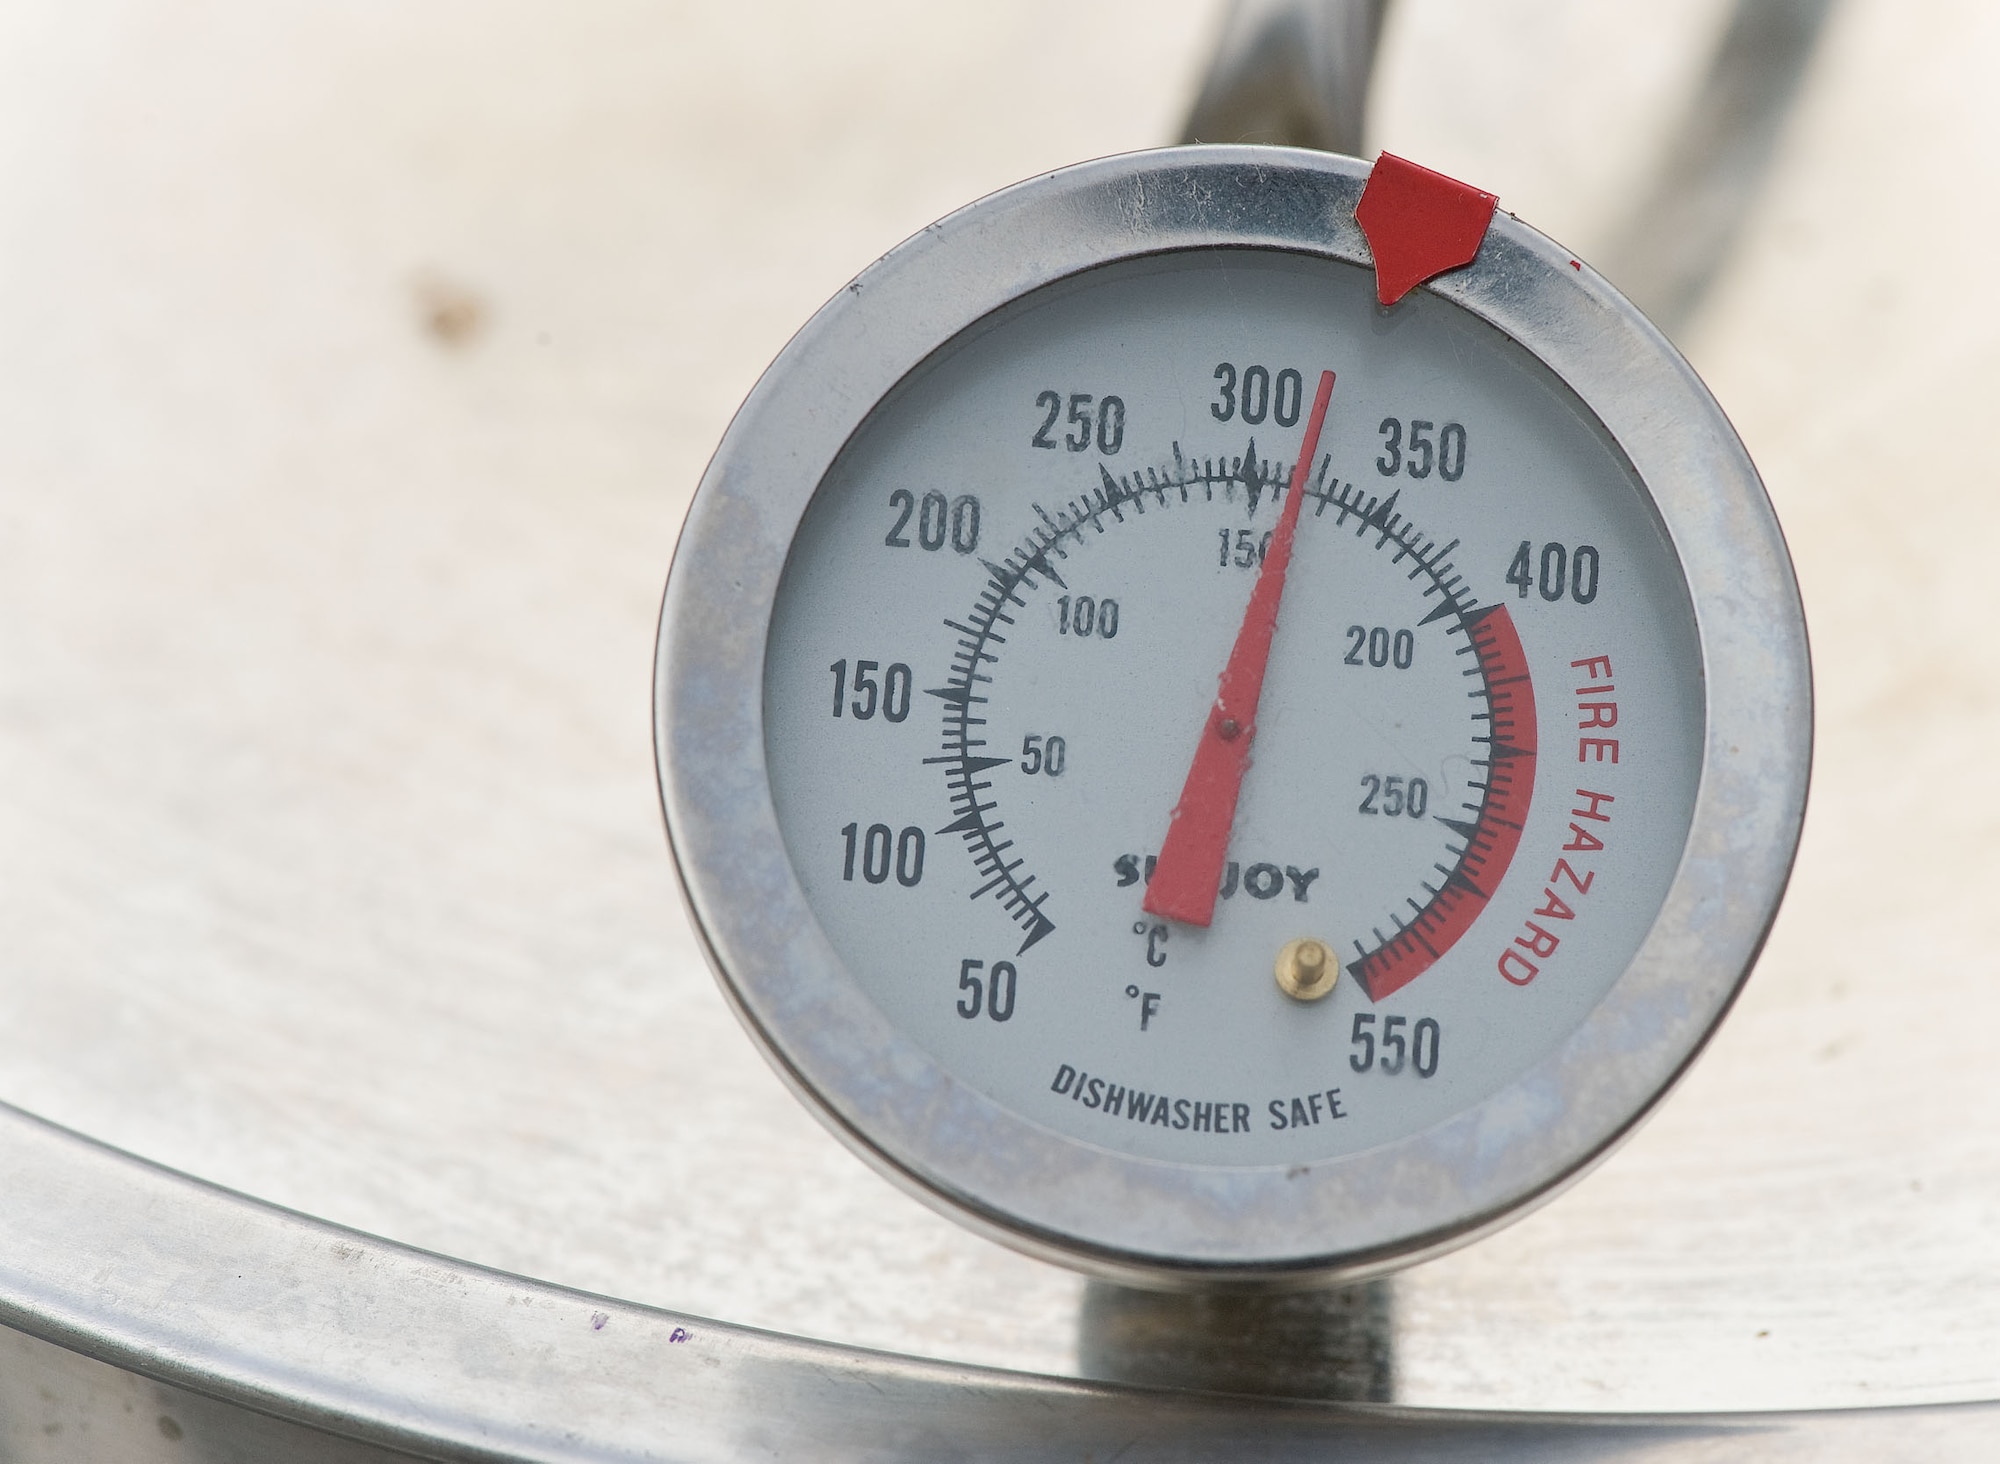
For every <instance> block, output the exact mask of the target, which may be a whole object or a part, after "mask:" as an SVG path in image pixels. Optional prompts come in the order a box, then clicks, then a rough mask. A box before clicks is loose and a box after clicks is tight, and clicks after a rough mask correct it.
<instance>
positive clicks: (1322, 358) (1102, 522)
mask: <svg viewBox="0 0 2000 1464" xmlns="http://www.w3.org/2000/svg"><path fill="white" fill-rule="evenodd" d="M1373 283H1374V282H1373V277H1372V275H1371V274H1369V273H1368V272H1367V271H1365V270H1363V269H1360V268H1357V267H1355V266H1351V265H1346V264H1340V263H1335V262H1330V261H1326V260H1320V259H1312V258H1308V257H1304V256H1296V255H1288V254H1278V253H1270V252H1259V251H1250V250H1214V251H1206V252H1202V253H1199V254H1194V253H1189V254H1176V255H1164V256H1158V257H1154V258H1151V259H1147V260H1142V261H1135V262H1129V263H1126V264H1121V265H1117V266H1111V267H1107V268H1104V269H1100V270H1097V271H1094V272H1092V273H1090V274H1087V275H1084V276H1080V277H1078V278H1076V279H1073V280H1070V281H1066V282H1064V283H1063V284H1060V285H1057V286H1052V287H1050V288H1048V289H1045V290H1043V291H1040V292H1038V293H1037V294H1035V295H1032V296H1029V297H1027V298H1026V299H1024V300H1023V301H1021V302H1019V303H1017V304H1016V305H1014V306H1012V307H1010V308H1009V309H1007V310H1004V311H1002V312H1000V313H999V314H998V315H997V316H995V317H994V318H992V319H990V320H988V321H987V322H984V323H982V325H980V326H979V327H976V328H974V329H973V330H970V331H967V332H966V333H965V334H964V335H963V336H961V337H960V338H959V339H958V340H956V341H954V342H953V343H952V344H951V345H950V346H949V347H947V348H946V349H944V350H943V351H940V352H939V353H938V354H937V355H936V356H934V357H933V358H932V359H931V360H929V361H927V362H926V363H925V364H924V365H923V366H922V367H920V368H919V369H918V370H916V371H915V372H913V373H912V374H911V376H910V377H909V378H908V379H907V380H906V381H905V382H904V383H903V384H902V385H901V386H900V387H899V388H898V389H897V390H896V391H895V392H894V393H892V394H891V395H890V397H889V398H887V399H886V400H885V401H884V402H883V403H882V404H881V405H879V406H878V407H877V408H876V409H875V411H874V412H873V413H872V414H871V415H870V416H869V418H868V419H867V421H866V422H865V423H864V425H863V426H862V428H861V429H860V430H859V432H857V433H856V435H855V437H854V439H853V440H852V441H851V442H850V443H849V444H848V446H847V448H846V449H845V451H844V452H843V453H842V455H841V457H840V459H839V461H838V462H837V463H836V464H835V466H834V468H833V469H832V471H831V472H830V473H829V474H828V475H827V477H826V479H825V481H824V482H823V483H822V485H821V486H820V488H819V490H818V493H817V495H816V497H815V499H814V501H813V504H812V506H811V508H810V510H809V511H808V513H807V515H806V517H805V520H804V522H803V524H802V526H801V528H800V531H799V534H798V537H797V539H796V542H795V544H794V546H793V549H792V553H791V558H790V560H789V563H788V565H787V567H786V570H785V575H784V579H783V583H782V585H781V588H780V591H779V594H778V598H777V602H776V605H775V608H774V611H773V620H772V626H771V639H770V649H769V653H768V657H767V660H766V664H765V687H764V696H765V712H766V727H767V732H766V737H767V753H768V758H769V765H770V773H771V785H772V790H773V794H774V797H775V800H776V805H777V812H778V818H779V822H780V825H781V827H782V829H783V831H784V836H785V840H786V844H787V847H788V849H789V851H790V855H791V859H792V862H793V865H794V867H795V868H796V870H797V872H798V877H799V880H800V882H801V884H802V886H803V888H804V890H805V892H806V895H807V897H808V899H809V900H810V902H811V904H812V906H813V909H814V911H815V912H816V914H817V916H818V918H819V920H820V922H821V924H822V926H823V927H824V929H825V931H826V933H827V935H828V937H829V938H830V940H831V941H832V943H833V945H834V948H835V949H836V950H837V951H838V953H839V954H840V956H841V958H842V960H843V961H844V962H845V964H846V966H847V968H848V969H849V971H850V972H851V973H852V974H853V976H854V978H855V980H856V981H858V982H859V983H860V985H861V986H862V988H863V989H864V990H865V991H866V992H867V993H868V994H869V996H870V997H871V998H872V999H873V1001H874V1002H875V1003H876V1004H877V1005H878V1006H879V1007H880V1009H881V1010H882V1011H883V1013H885V1014H886V1015H887V1017H888V1018H889V1020H890V1021H891V1022H892V1023H894V1024H895V1025H896V1026H898V1027H899V1028H900V1029H902V1030H903V1031H904V1032H906V1033H907V1034H908V1035H909V1036H910V1037H911V1038H913V1039H914V1040H915V1041H916V1042H917V1043H919V1044H920V1045H921V1046H922V1047H923V1048H924V1049H926V1050H927V1051H929V1052H930V1053H931V1054H932V1055H933V1056H934V1057H935V1058H936V1059H937V1060H938V1061H939V1062H940V1063H941V1064H942V1065H943V1066H944V1067H945V1068H946V1069H947V1070H948V1071H950V1072H951V1073H952V1074H954V1075H955V1076H956V1077H957V1078H958V1079H959V1080H961V1081H963V1082H964V1083H966V1084H968V1085H970V1086H971V1087H973V1088H975V1089H977V1090H978V1091H980V1092H982V1093H984V1094H985V1095H987V1096H988V1097H990V1098H992V1099H993V1100H994V1101H996V1102H997V1103H999V1104H1001V1105H1002V1106H1004V1107H1005V1108H1007V1109H1009V1110H1011V1111H1012V1112H1014V1113H1016V1114H1018V1115H1020V1116H1022V1117H1024V1118H1026V1119H1029V1120H1031V1121H1033V1122H1035V1123H1038V1124H1041V1125H1043V1126H1045V1127H1047V1128H1049V1129H1053V1130H1055V1131H1057V1132H1059V1133H1061V1134H1063V1135H1066V1136H1068V1137H1070V1138H1072V1139H1076V1140H1080V1141H1083V1142H1085V1143H1088V1144H1092V1145H1097V1146H1100V1147H1102V1148H1105V1149H1109V1150H1113V1151H1116V1152H1119V1153H1124V1154H1130V1155H1137V1156H1143V1157H1149V1158H1155V1159H1164V1160H1178V1161H1185V1162H1193V1163H1201V1164H1222V1165H1259V1166H1261V1165H1274V1164H1282V1165H1290V1164H1298V1163H1305V1162H1311V1161H1315V1160H1320V1159H1325V1158H1329V1157H1333V1156H1339V1155H1345V1154H1351V1153H1355V1152H1357V1151H1360V1150H1363V1149H1367V1148H1371V1147H1374V1146H1377V1145H1381V1144H1384V1143H1388V1142H1390V1141H1393V1140H1396V1139H1399V1138H1402V1137H1405V1136H1407V1135H1410V1134H1412V1133H1415V1132H1417V1131H1418V1130H1421V1129H1424V1128H1427V1127H1429V1126H1431V1125H1433V1124H1435V1123H1438V1122H1439V1121H1441V1120H1443V1119H1445V1118H1448V1117H1449V1116H1451V1115H1452V1114H1454V1113H1456V1112H1459V1111H1461V1110H1463V1109H1465V1108H1466V1107H1468V1106H1469V1105H1471V1104H1473V1103H1476V1102H1478V1101H1479V1100H1481V1099H1483V1098H1485V1097H1487V1096H1489V1095H1491V1094H1492V1093H1494V1092H1495V1091H1496V1090H1498V1089H1499V1088H1501V1087H1502V1086H1503V1085H1505V1084H1507V1083H1508V1082H1509V1081H1510V1080H1512V1079H1514V1078H1517V1077H1519V1076H1520V1075H1521V1074H1522V1073H1523V1072H1524V1071H1525V1070H1526V1069H1527V1068H1529V1067H1530V1066H1532V1065H1533V1064H1535V1063H1536V1062H1537V1061H1539V1060H1540V1059H1542V1058H1544V1057H1546V1056H1547V1055H1548V1054H1549V1052H1550V1051H1551V1049H1552V1048H1554V1046H1555V1045H1556V1044H1558V1043H1559V1042H1561V1041H1562V1039H1563V1038H1564V1037H1565V1036H1567V1035H1568V1034H1569V1033H1570V1032H1571V1031H1573V1030H1574V1029H1575V1028H1576V1026H1577V1025H1578V1023H1579V1022H1580V1021H1581V1020H1582V1019H1583V1018H1584V1016H1585V1015H1586V1014H1587V1013H1588V1012H1589V1011H1590V1009H1591V1008H1592V1007H1593V1006H1594V1005H1595V1004H1596V1003H1597V1002H1598V1001H1599V1000H1600V999H1601V998H1602V997H1603V996H1604V994H1605V993H1606V992H1607V991H1608V990H1609V988H1610V987H1611V985H1612V983H1614V982H1615V981H1616V980H1617V979H1618V977H1619V975H1620V974H1621V973H1622V972H1623V971H1624V969H1625V967H1626V964H1627V962H1628V961H1629V960H1630V959H1631V957H1632V955H1633V953H1634V952H1635V951H1636V950H1637V949H1638V947H1639V944H1640V942H1641V940H1642V939H1643V937H1644V936H1645V934H1646V932H1647V930H1648V928H1649V927H1650V925H1651V924H1652V921H1653V919H1654V916H1655V915H1656V913H1657V912H1658V909H1659V905H1660V902H1661V900H1662V898H1663V897H1664V895H1665V893H1666V890H1667V888H1668V885H1669V883H1670V881H1671V879H1672V876H1673V873H1674V870H1675V867H1676V865H1677V863H1678V861H1679V859H1680V856H1681V851H1682V846H1683V843H1684V841H1685V838H1686V834H1687V829H1688V825H1689V819H1690V815H1691V812H1692V808H1693V803H1694V795H1695V788H1696V782H1697V779H1698V775H1699V770H1700V756H1701V739H1702V730H1703V729H1702V717H1701V706H1702V677H1701V667H1700V658H1699V653H1698V650H1697V644H1696V638H1695V631H1694V624H1693V617H1692V613H1691V611H1690V609H1689V605H1688V598H1687V593H1686V589H1685V587H1684V584H1683V581H1682V578H1681V575H1680V571H1679V568H1678V565H1677V562H1676V560H1675V557H1674V554H1673V552H1672V549H1671V547H1670V545H1669V544H1668V542H1667V539H1666V536H1665V533H1664V531H1663V530H1662V529H1661V528H1660V526H1659V524H1658V521H1657V519H1656V517H1655V516H1654V514H1653V512H1652V510H1651V507H1650V505H1649V504H1648V502H1647V500H1646V497H1645V494H1644V492H1643V490H1642V489H1641V487H1640V486H1639V485H1638V483H1637V482H1636V481H1635V479H1634V477H1633V474H1632V471H1631V469H1630V467H1629V466H1628V465H1627V464H1626V462H1625V460H1624V458H1623V457H1622V455H1621V454H1620V453H1619V452H1618V451H1617V450H1616V448H1615V447H1614V446H1613V445H1612V444H1611V443H1610V442H1609V440H1608V438H1607V437H1606V435H1605V433H1604V431H1603V429H1602V428H1601V426H1599V424H1598V423H1597V421H1596V419H1595V418H1594V417H1593V416H1592V415H1591V414H1590V412H1589V411H1588V409H1587V408H1586V407H1585V406H1584V405H1583V404H1582V403H1581V402H1579V401H1578V400H1577V398H1576V397H1575V396H1574V394H1572V393H1571V392H1570V391H1569V390H1568V389H1567V388H1566V387H1564V386H1563V385H1562V384H1561V383H1560V382H1559V381H1558V380H1557V379H1556V378H1555V377H1554V376H1553V374H1552V373H1550V372H1549V371H1548V370H1547V369H1546V368H1544V367H1542V366H1541V365H1540V364H1539V363H1537V362H1536V361H1535V360H1534V359H1533V358H1532V357H1530V356H1529V355H1528V354H1527V353H1526V352H1525V351H1524V350H1522V349H1521V348H1520V347H1519V346H1518V345H1516V344H1514V343H1513V342H1511V341H1509V340H1508V339H1506V338H1505V337H1503V336H1501V335H1500V334H1499V333H1498V332H1496V331H1494V330H1493V329H1492V328H1491V327H1488V326H1486V325H1485V324H1483V323H1482V322H1480V321H1478V320H1476V319H1474V318H1472V317H1471V316H1470V315H1468V314H1467V313H1466V312H1464V311H1462V310H1460V309H1458V308H1456V307H1455V306H1453V305H1451V304H1449V303H1447V302H1446V301H1445V300H1443V299H1442V298H1440V297H1438V296H1435V295H1432V294H1429V293H1428V292H1422V291H1419V292H1417V293H1416V294H1414V295H1412V296H1410V297H1408V298H1406V299H1405V300H1404V301H1403V302H1402V303H1401V304H1399V305H1398V306H1396V307H1395V308H1394V309H1392V310H1383V309H1381V308H1380V307H1378V306H1377V304H1376V303H1375V300H1374V292H1373ZM1327 371H1331V372H1332V373H1334V378H1335V379H1334V382H1333V386H1332V391H1331V396H1330V398H1329V399H1328V406H1327V408H1326V411H1325V415H1324V424H1323V427H1322V428H1321V431H1320V435H1319V438H1318V442H1317V447H1316V450H1315V451H1314V453H1313V455H1312V457H1311V460H1310V465H1309V467H1308V470H1307V472H1306V473H1305V481H1304V483H1303V486H1302V488H1300V489H1299V490H1298V491H1297V492H1296V493H1295V491H1294V487H1293V483H1292V479H1293V477H1294V473H1295V463H1296V460H1297V459H1298V457H1299V454H1300V451H1301V447H1302V445H1303V443H1304V440H1305V437H1306V434H1307V431H1308V428H1309V425H1310V421H1311V417H1312V411H1313V404H1314V399H1315V394H1316V389H1317V388H1318V386H1319V384H1320V381H1321V377H1322V373H1323V372H1327ZM1291 503H1295V504H1296V510H1297V511H1296V529H1295V536H1294V538H1293V549H1292V554H1291V557H1290V559H1289V562H1288V564H1284V565H1282V573H1279V572H1278V571H1279V568H1280V566H1279V565H1278V564H1277V563H1276V562H1275V561H1278V560H1282V559H1283V555H1282V553H1280V554H1278V555H1276V556H1274V555H1273V554H1272V551H1271V546H1272V544H1273V543H1274V534H1275V535H1276V536H1277V537H1276V540H1275V542H1279V543H1280V544H1281V543H1282V539H1283V534H1282V531H1281V529H1280V525H1281V521H1282V520H1283V518H1284V516H1285V511H1286V508H1287V505H1288V504H1291ZM1260 581H1262V582H1263V584H1264V589H1263V591H1262V592H1261V593H1262V595H1264V596H1265V597H1267V599H1268V597H1271V596H1275V597H1276V602H1277V605H1278V610H1277V619H1276V629H1275V633H1274V634H1272V635H1271V637H1270V639H1269V646H1268V653H1267V655H1265V654H1260V653H1259V651H1258V648H1257V645H1256V642H1257V640H1258V637H1257V635H1256V634H1255V626H1254V623H1253V624H1252V626H1251V629H1250V631H1249V632H1248V633H1246V630H1245V627H1246V614H1247V613H1248V612H1249V610H1250V607H1251V600H1252V593H1253V589H1256V588H1257V587H1258V585H1259V583H1260ZM1256 618H1257V617H1256V616H1255V615H1250V616H1249V619H1250V621H1252V622H1254V621H1255V620H1256ZM1246 657H1247V659H1246ZM1252 662H1258V663H1261V666H1262V673H1263V680H1262V685H1261V694H1260V695H1256V697H1255V700H1254V703H1245V702H1244V700H1243V697H1244V694H1245V678H1246V677H1247V675H1248V673H1249V669H1250V666H1251V663H1252ZM1225 666H1227V667H1229V668H1230V669H1231V674H1232V677H1233V686H1234V690H1233V692H1231V691H1230V690H1229V688H1227V687H1225V689H1224V696H1223V702H1225V703H1227V705H1226V706H1221V708H1220V710H1218V707H1219V705H1220V704H1219V703H1218V678H1219V677H1220V676H1221V675H1222V673H1223V671H1224V669H1225ZM1232 696H1233V697H1234V700H1233V701H1232V700H1231V697H1232ZM1225 713H1227V714H1228V715H1227V716H1225V715H1224V714H1225ZM1218 739H1226V740H1227V741H1228V743H1229V744H1230V745H1229V747H1228V748H1227V749H1224V748H1222V747H1221V746H1220V745H1219V742H1218ZM1246 754H1247V756H1246ZM1191 774H1192V776H1191ZM1232 797H1233V799H1234V802H1233V805H1232V804H1231V803H1230V799H1231V798H1232ZM1177 810H1178V814H1177ZM1177 817H1178V819H1179V821H1180V822H1181V824H1183V825H1184V827H1182V828H1181V829H1180V832H1179V833H1178V834H1177V835H1176V839H1177V841H1178V842H1177V846H1176V847H1174V848H1171V849H1170V848H1169V844H1168V831H1169V827H1170V824H1173V823H1175V821H1176V818H1177ZM1190 880H1192V881H1193V883H1194V884H1195V885H1196V886H1198V887H1199V890H1198V892H1199V893H1200V894H1201V895H1202V898H1201V899H1199V900H1197V901H1195V905H1196V906H1201V905H1205V904H1212V909H1211V910H1202V909H1199V908H1194V909H1190V908H1188V907H1187V906H1186V904H1185V902H1182V903H1179V904H1177V903H1176V902H1175V901H1174V900H1172V899H1168V898H1166V897H1165V896H1164V895H1163V894H1162V893H1161V892H1162V891H1163V890H1165V889H1166V888H1167V887H1168V885H1169V884H1170V883H1171V884H1174V885H1177V886H1180V887H1186V886H1188V885H1189V883H1190ZM1156 886H1157V888H1156ZM1211 892H1212V896H1213V898H1212V900H1210V899H1209V898H1208V896H1209V894H1210V893H1211ZM1149 893H1150V896H1151V897H1150V899H1149ZM1149 903H1150V905H1151V906H1152V908H1150V909H1149V908H1148V906H1149ZM1204 920H1205V921H1206V923H1203V922H1204ZM1321 952H1325V953H1328V955H1330V959H1322V960H1319V961H1318V963H1317V965H1316V964H1315V958H1316V957H1317V956H1318V955H1319V953H1321ZM1281 968H1282V970H1281ZM1336 971H1337V975H1336V974H1335V972H1336ZM1281 975H1282V976H1283V977H1284V978H1285V979H1283V980H1281V979H1280V977H1281ZM1328 976H1332V977H1333V979H1332V981H1331V985H1330V987H1328V986H1327V980H1326V978H1327V977H1328ZM1535 1120H1536V1115H1534V1114H1531V1113H1524V1114H1523V1115H1522V1121H1523V1122H1526V1123H1533V1122H1535Z"/></svg>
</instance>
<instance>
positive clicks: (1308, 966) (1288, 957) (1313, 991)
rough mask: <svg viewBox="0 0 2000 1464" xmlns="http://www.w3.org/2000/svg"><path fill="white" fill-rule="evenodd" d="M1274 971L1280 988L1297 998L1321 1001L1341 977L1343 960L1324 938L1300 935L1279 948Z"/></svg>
mask: <svg viewBox="0 0 2000 1464" xmlns="http://www.w3.org/2000/svg"><path fill="white" fill-rule="evenodd" d="M1273 974H1274V975H1276V976H1277V978H1278V990H1280V991H1282V992H1284V993H1285V995H1286V996H1289V997H1291V998H1292V999H1293V1000H1294V1001H1318V1000H1319V999H1320V998H1321V997H1323V996H1325V995H1326V994H1327V993H1328V992H1329V991H1331V990H1333V983H1334V982H1336V981H1338V980H1339V979H1340V962H1338V961H1336V960H1335V959H1334V958H1333V952H1332V950H1330V949H1329V948H1328V947H1327V944H1326V942H1325V941H1321V940H1314V939H1313V938H1312V937H1311V936H1309V935H1307V936H1301V937H1300V938H1299V939H1297V940H1288V941H1286V942H1285V943H1284V945H1283V946H1282V947H1280V948H1279V950H1278V961H1277V964H1276V966H1275V967H1273Z"/></svg>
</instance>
